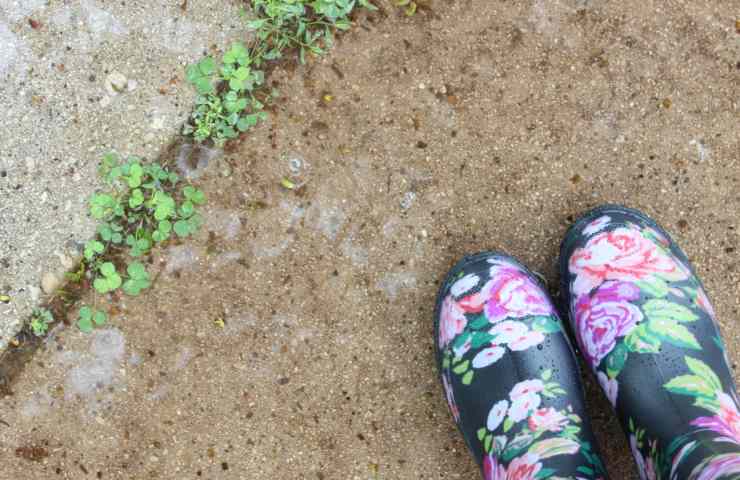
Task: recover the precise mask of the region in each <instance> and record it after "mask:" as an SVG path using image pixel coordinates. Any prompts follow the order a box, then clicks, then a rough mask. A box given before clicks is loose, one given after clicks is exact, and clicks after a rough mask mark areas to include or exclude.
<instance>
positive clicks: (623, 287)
mask: <svg viewBox="0 0 740 480" xmlns="http://www.w3.org/2000/svg"><path fill="white" fill-rule="evenodd" d="M638 298H640V289H639V288H638V287H637V286H636V285H634V284H631V283H627V282H616V281H608V282H605V283H604V284H602V285H601V287H599V289H598V290H597V291H596V292H595V293H594V294H593V295H592V296H589V295H583V296H581V298H580V299H579V300H578V303H577V304H576V307H575V323H576V336H577V337H578V342H579V343H580V345H581V349H582V350H583V353H584V354H585V355H586V357H587V358H588V360H589V362H590V363H591V366H592V367H593V368H594V369H595V368H596V367H598V366H599V364H600V363H601V361H602V360H603V359H604V357H606V356H607V355H608V354H609V352H611V351H612V349H613V348H614V347H615V345H616V340H617V338H618V337H623V336H625V335H627V334H628V333H629V332H630V331H631V330H632V329H633V328H634V327H635V325H636V324H637V322H639V321H640V320H642V317H643V315H642V312H641V311H640V309H639V308H637V307H636V306H635V305H632V304H631V303H629V302H631V301H634V300H637V299H638Z"/></svg>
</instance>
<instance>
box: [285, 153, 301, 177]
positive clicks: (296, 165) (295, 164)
mask: <svg viewBox="0 0 740 480" xmlns="http://www.w3.org/2000/svg"><path fill="white" fill-rule="evenodd" d="M288 166H289V168H290V173H292V174H293V175H298V174H299V173H301V170H302V169H303V160H301V159H300V158H298V157H293V158H291V159H290V160H289V161H288Z"/></svg>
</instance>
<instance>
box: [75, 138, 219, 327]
mask: <svg viewBox="0 0 740 480" xmlns="http://www.w3.org/2000/svg"><path fill="white" fill-rule="evenodd" d="M99 173H100V175H101V177H102V178H103V180H104V181H105V183H106V184H107V186H108V187H109V190H108V191H107V192H105V193H96V194H94V195H93V196H92V198H91V199H90V214H91V215H92V216H93V217H94V218H96V219H97V220H99V221H100V224H99V225H98V229H97V235H96V236H95V238H93V239H92V240H90V241H89V242H87V243H86V244H85V247H84V251H83V256H84V261H83V263H82V266H81V267H80V268H81V269H83V268H84V269H85V271H86V273H87V275H88V277H89V278H90V280H91V281H92V285H93V287H94V289H95V291H96V292H97V293H100V294H108V293H112V292H115V291H116V290H118V289H121V290H123V292H124V293H125V294H127V295H132V296H136V295H139V294H140V293H141V291H142V290H145V289H147V288H149V286H150V285H151V280H150V278H149V273H148V272H147V270H146V267H145V266H144V264H143V263H142V262H141V261H139V260H132V261H131V262H130V263H128V264H126V263H125V260H126V257H131V258H132V259H138V258H139V257H142V256H144V255H146V254H147V253H149V252H150V251H151V249H152V248H153V247H154V246H155V245H157V244H159V243H162V242H165V241H167V240H168V239H169V238H171V237H172V236H173V235H176V236H178V237H180V238H184V237H188V236H190V235H192V234H193V233H195V232H196V231H197V230H198V228H199V227H200V226H201V224H202V223H203V220H202V217H201V215H200V213H198V211H197V209H198V207H199V206H200V205H203V204H204V203H205V201H206V198H205V195H204V194H203V192H202V191H200V190H198V189H197V188H195V187H193V186H191V185H184V186H182V188H181V181H180V178H179V176H178V175H177V174H175V173H173V172H170V171H169V170H167V169H166V168H164V167H162V165H160V164H158V163H149V164H144V163H142V161H141V159H139V158H137V157H129V158H128V159H125V160H122V159H120V158H119V157H118V156H117V155H116V154H114V153H109V154H107V155H105V156H104V157H103V160H102V162H101V165H100V169H99ZM122 264H123V268H120V269H119V267H120V266H121V265H122ZM117 265H118V266H117ZM73 275H74V277H75V279H76V280H81V278H82V274H81V272H79V271H78V272H76V273H75V274H73ZM106 318H107V315H106V314H105V312H103V311H101V310H98V309H96V308H91V307H88V306H84V307H82V308H81V309H80V312H79V318H78V320H77V325H78V326H79V328H80V329H81V330H82V331H90V330H92V329H93V327H94V326H95V325H102V324H104V323H105V322H106Z"/></svg>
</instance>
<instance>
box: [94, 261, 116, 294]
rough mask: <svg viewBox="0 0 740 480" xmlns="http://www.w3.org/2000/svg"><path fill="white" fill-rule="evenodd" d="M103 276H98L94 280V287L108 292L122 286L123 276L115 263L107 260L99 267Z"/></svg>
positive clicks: (99, 290)
mask: <svg viewBox="0 0 740 480" xmlns="http://www.w3.org/2000/svg"><path fill="white" fill-rule="evenodd" d="M98 271H99V272H100V274H101V275H102V277H98V278H96V279H95V281H94V282H93V287H95V290H97V291H98V292H100V293H108V292H112V291H113V290H115V289H117V288H118V287H120V286H121V276H120V275H118V272H117V271H116V267H115V265H113V264H112V263H111V262H105V263H103V264H101V265H100V267H98Z"/></svg>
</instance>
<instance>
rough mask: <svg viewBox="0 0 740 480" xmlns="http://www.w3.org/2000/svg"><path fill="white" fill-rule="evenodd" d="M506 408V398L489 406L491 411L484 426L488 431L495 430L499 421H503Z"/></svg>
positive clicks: (507, 407) (507, 403)
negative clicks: (491, 406)
mask: <svg viewBox="0 0 740 480" xmlns="http://www.w3.org/2000/svg"><path fill="white" fill-rule="evenodd" d="M508 409H509V402H507V401H506V400H501V401H500V402H498V403H496V405H494V406H493V408H491V411H490V412H489V413H488V421H487V423H486V427H487V428H488V431H489V432H493V431H495V430H496V429H497V428H498V427H499V426H500V425H501V422H503V421H504V417H506V411H507V410H508Z"/></svg>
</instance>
